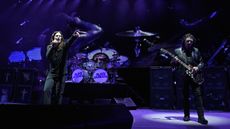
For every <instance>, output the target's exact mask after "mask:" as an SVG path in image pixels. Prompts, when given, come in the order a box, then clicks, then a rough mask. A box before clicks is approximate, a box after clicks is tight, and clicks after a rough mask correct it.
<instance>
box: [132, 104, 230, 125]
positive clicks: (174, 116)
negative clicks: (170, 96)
mask: <svg viewBox="0 0 230 129" xmlns="http://www.w3.org/2000/svg"><path fill="white" fill-rule="evenodd" d="M130 112H131V114H132V115H133V117H134V122H133V127H132V129H228V128H229V127H230V111H228V112H225V111H205V117H206V119H207V120H208V122H209V123H208V125H201V124H200V123H198V122H197V114H196V111H195V110H191V114H190V117H191V120H190V121H189V122H184V121H183V110H159V109H149V108H141V109H136V110H130Z"/></svg>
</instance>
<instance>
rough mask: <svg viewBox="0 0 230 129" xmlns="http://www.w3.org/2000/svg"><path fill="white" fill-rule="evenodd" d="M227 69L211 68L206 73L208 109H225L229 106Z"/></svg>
mask: <svg viewBox="0 0 230 129" xmlns="http://www.w3.org/2000/svg"><path fill="white" fill-rule="evenodd" d="M228 87H229V85H228V84H227V69H226V68H225V67H211V68H208V69H207V70H206V72H205V83H204V87H203V89H204V92H203V93H204V94H203V97H204V105H205V108H206V109H210V110H211V109H223V110H224V109H225V108H227V105H228V99H229V98H228V94H229V90H228Z"/></svg>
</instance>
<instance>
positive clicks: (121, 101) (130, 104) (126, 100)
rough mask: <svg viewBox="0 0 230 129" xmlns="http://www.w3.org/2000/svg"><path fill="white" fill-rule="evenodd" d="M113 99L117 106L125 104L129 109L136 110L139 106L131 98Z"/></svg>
mask: <svg viewBox="0 0 230 129" xmlns="http://www.w3.org/2000/svg"><path fill="white" fill-rule="evenodd" d="M113 99H114V101H115V102H116V103H117V104H124V105H125V106H126V107H127V108H129V109H136V108H137V105H136V104H135V102H134V101H133V100H132V98H130V97H127V98H113Z"/></svg>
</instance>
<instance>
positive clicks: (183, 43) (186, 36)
mask: <svg viewBox="0 0 230 129" xmlns="http://www.w3.org/2000/svg"><path fill="white" fill-rule="evenodd" d="M188 37H190V38H192V39H193V44H192V47H194V44H195V43H196V41H197V40H196V38H195V36H194V35H192V34H191V33H187V34H185V35H184V36H183V37H182V39H181V42H182V44H181V47H182V50H184V51H185V50H186V49H185V40H186V38H188Z"/></svg>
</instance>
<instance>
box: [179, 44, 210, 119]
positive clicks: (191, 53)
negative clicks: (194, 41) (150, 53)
mask: <svg viewBox="0 0 230 129" xmlns="http://www.w3.org/2000/svg"><path fill="white" fill-rule="evenodd" d="M175 53H176V55H177V57H178V58H179V59H180V60H182V61H183V62H184V63H186V64H189V65H191V66H197V67H198V71H200V70H202V69H203V68H204V63H203V60H202V57H201V55H200V52H199V50H198V49H197V48H195V47H192V48H191V50H185V49H183V47H180V48H177V49H175ZM179 70H180V71H181V72H182V76H183V77H182V79H183V80H184V87H183V95H184V100H183V104H184V121H189V120H190V112H189V88H190V86H191V88H192V92H193V94H194V97H195V103H196V108H197V114H198V122H199V123H202V124H207V123H208V121H207V120H206V119H205V118H204V108H203V101H202V96H201V86H200V85H199V84H198V83H195V82H194V80H193V79H192V78H191V77H190V76H188V74H186V72H185V71H186V68H185V67H183V66H181V67H180V68H179Z"/></svg>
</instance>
